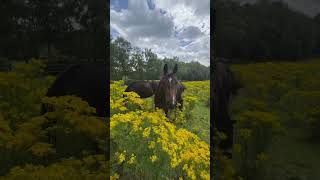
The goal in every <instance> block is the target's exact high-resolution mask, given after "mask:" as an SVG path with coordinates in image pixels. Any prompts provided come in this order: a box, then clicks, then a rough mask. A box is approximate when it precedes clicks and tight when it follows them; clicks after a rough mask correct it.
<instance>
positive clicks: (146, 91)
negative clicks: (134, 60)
mask: <svg viewBox="0 0 320 180" xmlns="http://www.w3.org/2000/svg"><path fill="white" fill-rule="evenodd" d="M157 87H158V83H157V82H155V81H152V82H147V81H137V82H133V83H130V84H129V85H128V87H127V88H126V90H125V92H135V93H137V94H138V95H139V96H140V97H141V98H148V97H151V96H153V95H154V93H155V91H156V90H157Z"/></svg>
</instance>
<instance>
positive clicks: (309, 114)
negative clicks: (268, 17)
mask: <svg viewBox="0 0 320 180" xmlns="http://www.w3.org/2000/svg"><path fill="white" fill-rule="evenodd" d="M232 69H233V70H234V71H235V73H236V75H237V77H239V79H240V80H241V81H242V82H243V83H244V86H245V88H244V89H241V90H240V92H239V95H238V96H237V97H236V98H235V99H234V102H233V104H232V111H233V118H234V119H236V120H237V121H238V125H237V129H238V130H239V132H240V129H248V130H250V132H252V134H251V137H249V138H247V139H246V140H244V139H245V138H244V137H243V135H241V134H240V133H238V134H237V135H236V139H237V140H236V144H240V145H242V147H243V146H244V145H245V144H246V145H247V151H246V153H243V151H242V154H241V153H238V155H236V156H235V158H234V162H235V164H238V165H239V164H241V163H240V161H241V162H242V163H243V162H247V165H245V166H244V167H245V168H243V167H242V168H240V167H237V166H235V169H236V170H237V173H238V175H240V176H242V177H247V178H248V179H256V178H259V179H275V180H278V179H279V180H280V179H281V180H286V179H288V180H289V179H297V180H298V179H299V180H300V179H301V180H316V179H320V171H319V165H318V163H319V162H320V156H319V155H318V153H319V152H320V140H319V137H320V136H319V130H318V129H319V128H320V126H319V125H320V123H319V122H320V116H319V115H320V113H319V112H320V108H319V107H320V81H319V79H320V71H319V69H320V62H319V61H318V60H312V61H306V62H304V63H259V64H250V65H234V66H233V67H232ZM264 115H265V116H264ZM271 115H272V116H271ZM268 123H269V124H268ZM272 124H273V125H275V124H278V125H279V126H271V125H272ZM269 125H270V126H269ZM266 132H267V133H266ZM261 134H263V135H261ZM257 136H258V137H259V138H257ZM268 140H270V142H269V141H268ZM261 142H265V143H261ZM261 144H262V145H261ZM259 153H263V154H264V157H265V158H262V159H263V160H262V161H263V163H260V165H259V166H258V165H252V164H255V163H256V162H257V160H259V157H261V156H259ZM236 154H237V153H236ZM244 154H245V156H244ZM260 159H261V158H260ZM248 164H249V165H248ZM250 164H251V165H250ZM242 166H243V164H242Z"/></svg>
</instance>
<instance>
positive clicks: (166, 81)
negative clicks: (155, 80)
mask: <svg viewBox="0 0 320 180" xmlns="http://www.w3.org/2000/svg"><path fill="white" fill-rule="evenodd" d="M177 71H178V65H177V64H176V65H175V66H174V68H173V71H172V72H171V73H168V65H167V64H165V65H164V68H163V76H162V77H161V79H160V82H159V84H158V88H157V90H156V92H155V96H154V103H155V107H156V108H161V109H163V110H164V112H165V113H166V115H168V111H169V110H172V109H174V108H176V106H177V104H178V103H182V96H181V94H182V92H183V91H184V89H185V88H184V86H182V84H181V83H180V82H179V81H178V79H177V78H176V73H177Z"/></svg>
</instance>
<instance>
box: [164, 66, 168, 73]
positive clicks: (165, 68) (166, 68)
mask: <svg viewBox="0 0 320 180" xmlns="http://www.w3.org/2000/svg"><path fill="white" fill-rule="evenodd" d="M167 73H168V65H167V64H165V65H164V67H163V74H164V75H166V74H167Z"/></svg>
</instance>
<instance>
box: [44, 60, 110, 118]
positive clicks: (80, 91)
mask: <svg viewBox="0 0 320 180" xmlns="http://www.w3.org/2000/svg"><path fill="white" fill-rule="evenodd" d="M107 72H108V71H107V66H106V65H101V64H100V63H90V64H76V65H71V66H70V67H68V68H67V70H65V71H64V72H62V73H60V74H59V75H58V76H57V78H56V80H55V82H54V83H53V84H52V86H51V87H50V88H49V89H48V91H47V93H46V96H47V97H59V96H65V95H74V96H77V97H80V98H81V99H82V100H84V101H87V102H88V104H89V105H90V106H92V107H94V108H95V109H96V115H97V116H98V117H106V116H107V102H108V98H109V97H108V93H107V91H108V90H107V82H108V79H107ZM45 112H47V109H46V108H45V106H44V105H43V106H42V113H45Z"/></svg>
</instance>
